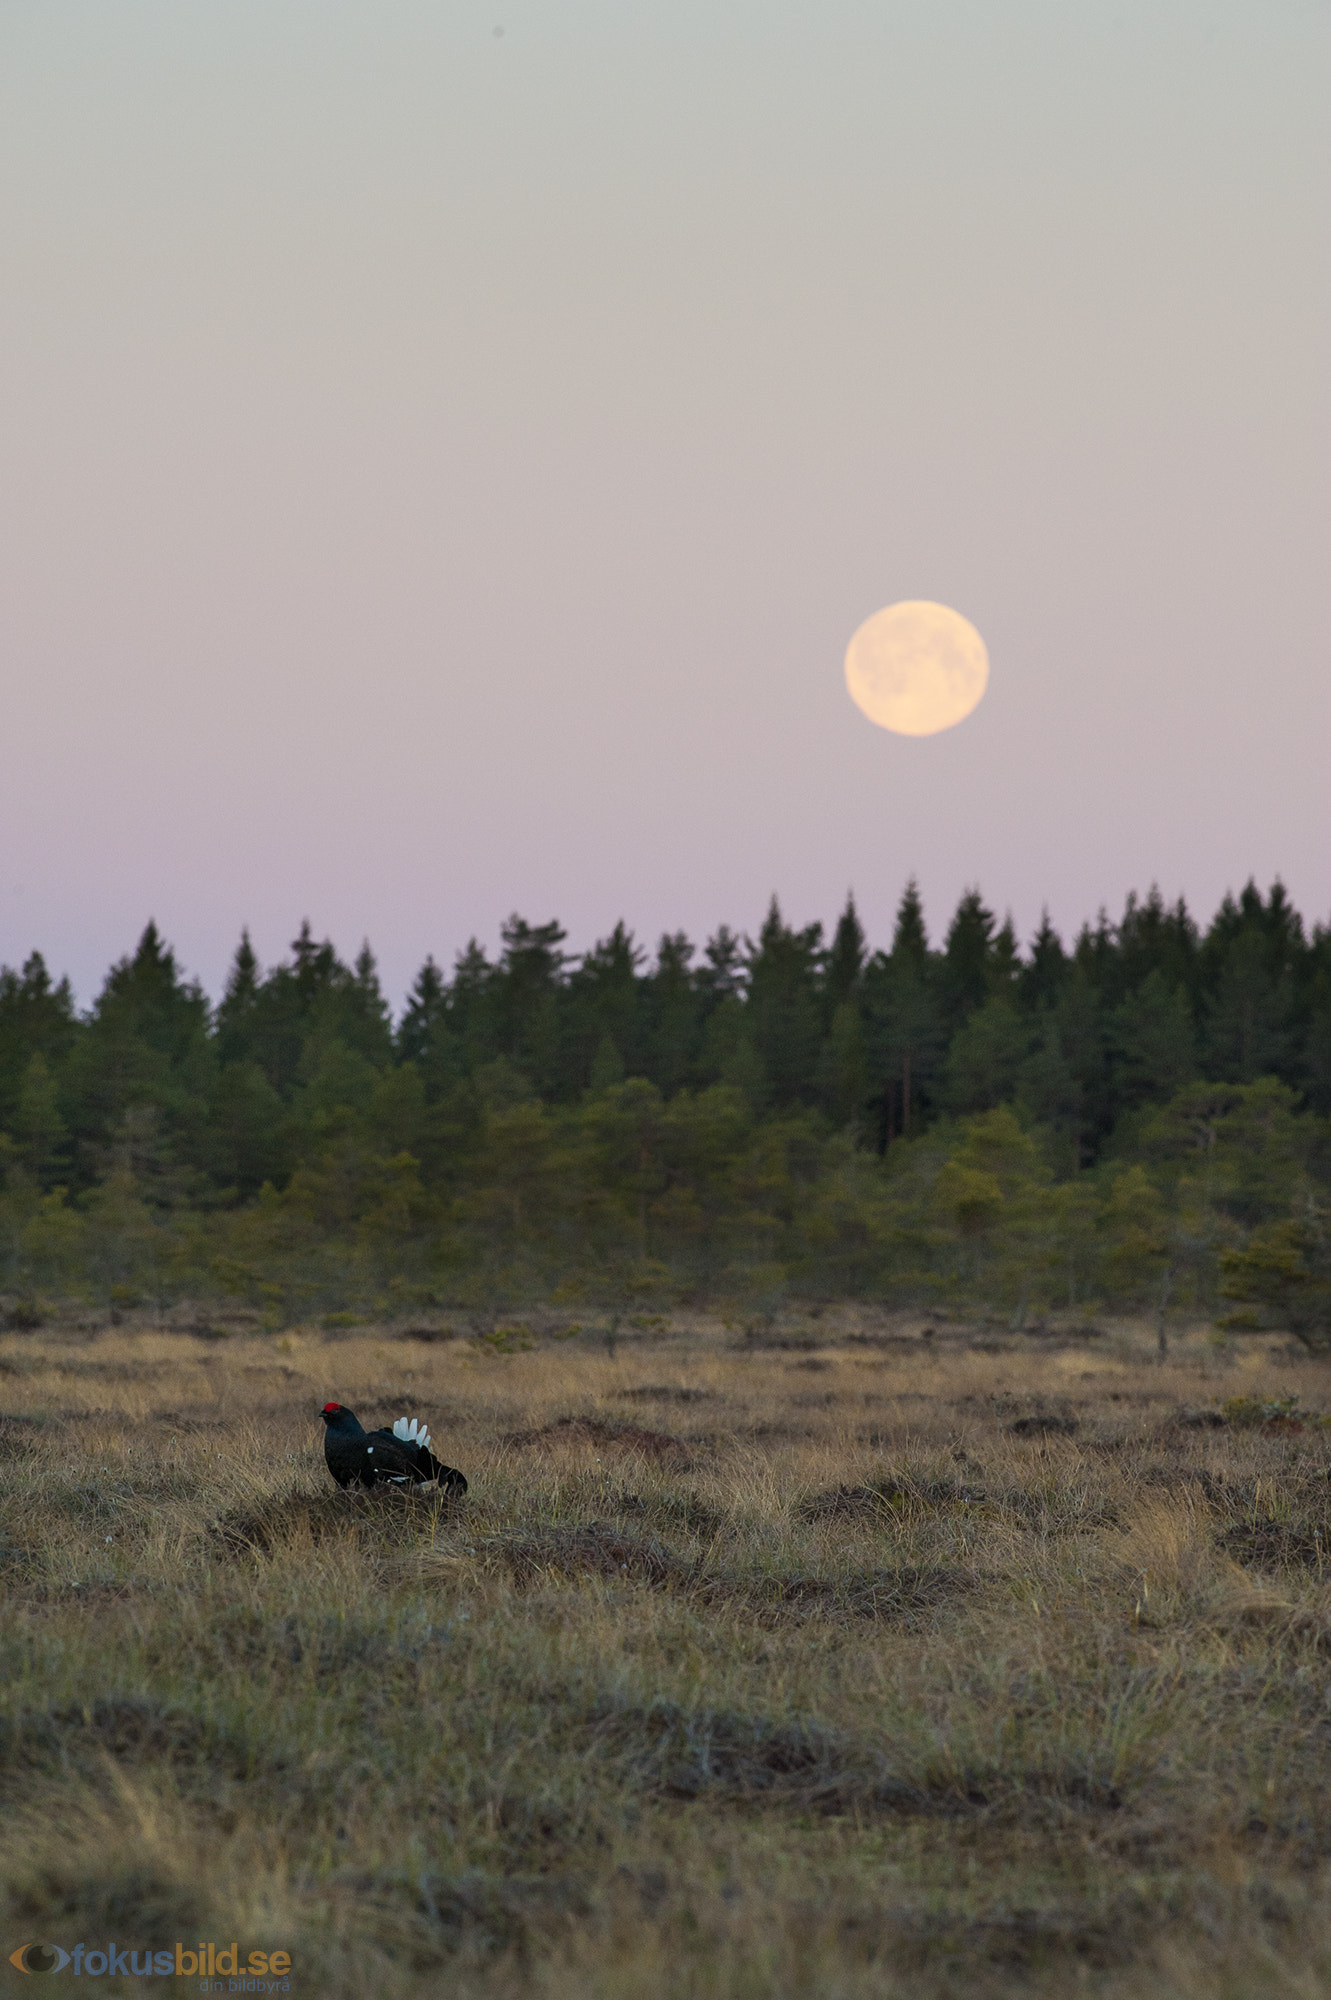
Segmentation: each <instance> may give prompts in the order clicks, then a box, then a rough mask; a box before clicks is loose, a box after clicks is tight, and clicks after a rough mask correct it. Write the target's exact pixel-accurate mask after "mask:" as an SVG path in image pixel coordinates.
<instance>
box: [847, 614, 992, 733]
mask: <svg viewBox="0 0 1331 2000" xmlns="http://www.w3.org/2000/svg"><path fill="white" fill-rule="evenodd" d="M988 680H989V655H988V653H987V652H986V651H985V649H984V640H983V639H982V638H981V637H980V635H979V633H978V632H977V631H976V629H975V627H974V626H973V625H972V624H971V623H970V621H969V619H966V618H963V617H962V615H961V613H960V612H959V611H949V609H948V607H947V605H946V604H930V603H928V602H927V601H925V600H918V601H911V602H908V603H905V604H889V605H888V607H887V609H886V611H875V612H874V615H873V617H872V618H866V619H865V621H864V623H863V625H861V627H860V629H859V631H858V632H857V633H856V634H855V637H854V638H853V639H852V640H851V642H850V645H849V646H848V647H847V649H846V686H847V687H848V688H849V689H850V694H851V699H852V700H853V701H854V702H856V703H857V704H858V705H859V707H860V708H862V709H863V710H864V713H865V714H866V715H867V716H868V718H869V720H870V722H876V723H878V724H879V725H880V727H881V728H883V729H894V730H895V731H896V733H897V735H898V736H934V735H936V734H937V733H938V731H939V730H940V729H951V727H952V725H953V723H954V722H961V721H962V720H963V719H964V718H965V717H966V716H968V715H969V714H970V712H971V710H972V709H973V708H974V707H975V705H976V703H977V702H978V701H979V699H980V697H981V695H982V694H983V693H984V690H985V687H986V685H987V683H988Z"/></svg>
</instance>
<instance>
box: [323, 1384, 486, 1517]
mask: <svg viewBox="0 0 1331 2000" xmlns="http://www.w3.org/2000/svg"><path fill="white" fill-rule="evenodd" d="M322 1414H323V1420H324V1424H325V1430H324V1457H325V1458H326V1459H327V1460H328V1470H329V1471H330V1472H331V1473H332V1475H333V1477H334V1479H335V1480H336V1481H337V1483H338V1485H339V1486H344V1487H345V1486H420V1485H425V1484H427V1483H428V1482H429V1481H430V1480H432V1479H437V1480H438V1482H439V1485H440V1488H441V1489H442V1491H444V1492H445V1493H450V1494H453V1495H457V1494H460V1493H465V1492H466V1490H467V1482H466V1480H465V1479H464V1478H463V1476H462V1474H461V1473H460V1472H455V1471H454V1469H453V1467H452V1466H451V1465H441V1464H440V1462H439V1460H438V1459H437V1458H436V1457H435V1455H434V1453H433V1452H432V1451H431V1449H430V1433H429V1431H428V1430H427V1429H426V1428H425V1425H424V1424H423V1423H421V1422H420V1421H419V1420H418V1419H417V1418H416V1417H399V1418H398V1420H397V1422H396V1423H395V1424H394V1426H393V1428H392V1430H391V1431H389V1430H378V1431H367V1430H365V1429H363V1428H362V1426H361V1424H360V1421H359V1419H358V1418H357V1416H356V1413H355V1411H354V1410H348V1409H346V1408H345V1407H344V1406H343V1404H341V1403H325V1404H324V1406H323V1412H322Z"/></svg>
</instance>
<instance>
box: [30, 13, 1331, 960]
mask: <svg viewBox="0 0 1331 2000" xmlns="http://www.w3.org/2000/svg"><path fill="white" fill-rule="evenodd" d="M497 25H502V26H503V28H504V31H505V32H504V34H503V35H502V36H499V35H496V34H495V32H494V30H495V28H496V26H497ZM1329 37H1331V19H1329V17H1328V14H1327V11H1326V9H1325V7H1324V6H1321V5H1319V4H1314V0H1282V5H1281V6H1279V7H1278V8H1271V7H1258V6H1256V5H1253V4H1242V5H1240V4H1228V5H1225V4H1213V0H1208V4H1206V5H1203V4H1201V0H1179V4H1171V5H1167V6H1164V7H1161V6H1160V5H1159V4H1158V0H1152V3H1151V4H1147V0H1128V4H1120V5H1116V6H1115V7H1114V8H1112V9H1110V8H1108V7H1103V8H1069V7H1068V6H1067V5H1066V4H1064V3H1063V0H1060V4H1054V0H1047V4H1033V0H1012V4H1011V5H1009V6H1006V7H1003V8H996V7H994V6H992V5H991V4H986V5H981V4H978V0H975V4H967V5H960V4H954V3H953V0H928V4H925V0H910V4H902V5H900V6H893V7H891V8H887V7H882V6H876V5H870V4H869V3H868V0H857V4H851V0H820V4H819V5H818V6H817V7H812V6H809V5H807V4H805V5H800V6H795V5H792V4H790V0H766V3H765V4H764V5H762V6H759V5H757V4H746V5H734V6H730V7H728V8H721V9H716V8H715V7H708V8H705V7H703V6H701V5H698V4H695V0H679V3H678V4H672V5H671V6H670V7H669V8H665V7H662V6H659V5H658V6H647V5H643V4H637V5H634V4H625V0H613V4H612V0H601V4H594V5H593V4H584V0H561V4H560V5H558V6H555V5H554V4H552V0H550V4H536V0H523V4H520V5H509V4H507V0H505V4H503V5H502V6H500V5H498V4H497V0H487V6H486V7H485V8H484V9H482V8H481V7H480V6H478V5H472V4H470V0H466V3H465V4H464V3H463V0H459V4H456V5H451V6H440V5H437V4H429V5H427V4H425V0H416V4H402V0H376V5H375V6H373V7H370V6H368V5H359V6H357V5H350V4H346V0H320V4H318V5H316V4H314V0H294V3H293V4H289V5H279V6H276V7H274V6H273V5H271V4H269V0H265V4H263V5H260V4H258V0H191V4H190V5H189V6H188V7H181V6H179V5H178V4H173V5H168V4H166V0H118V3H117V5H116V6H115V7H114V8H110V7H107V6H105V5H104V4H100V0H99V4H94V3H93V0H41V4H40V5H38V4H36V0H28V3H27V4H15V5H12V6H10V7H7V8H6V9H4V11H3V14H2V15H0V508H2V509H3V519H2V520H0V675H2V676H3V699H4V706H3V718H4V721H3V731H2V732H0V757H2V764H0V774H2V777H3V783H2V784H0V961H2V962H8V963H14V962H16V961H17V960H19V959H20V958H22V957H23V956H24V955H25V954H26V952H27V951H28V950H29V949H30V948H32V947H33V946H34V945H35V946H38V947H40V948H41V949H42V950H43V951H44V952H45V953H46V954H47V956H48V958H49V960H50V961H51V963H52V964H53V965H54V966H55V967H56V968H58V969H61V970H64V969H68V970H69V971H70V973H71V974H72V975H73V977H74V980H75V983H76V986H77V988H78V990H79V993H80V995H81V997H83V998H84V999H86V998H88V997H90V996H91V994H92V993H93V992H94V991H95V989H96V987H97V985H98V984H99V983H100V979H101V976H102V974H103V972H104V970H105V967H106V965H107V963H108V962H109V961H110V959H111V958H112V957H113V956H116V955H118V954H119V953H121V952H122V951H124V950H126V949H127V948H129V947H130V946H131V945H132V943H133V941H134V939H135V937H136V936H137V934H138V932H139V930H140V929H141V928H142V925H143V923H144V921H145V920H146V918H147V917H148V916H149V915H153V916H155V917H156V919H157V921H158V922H159V924H161V925H162V927H163V928H164V930H165V931H166V932H167V934H168V935H169V936H170V937H171V938H172V939H173V941H174V942H175V944H176V945H177V948H178V950H179V951H180V953H181V956H182V958H183V959H184V961H185V962H186V964H187V965H188V966H189V967H191V968H192V969H193V970H195V971H196V972H198V973H199V974H200V976H202V977H203V978H204V980H205V982H206V983H207V984H208V985H209V986H210V987H211V988H212V989H213V990H214V991H215V990H216V989H217V987H218V985H219V983H220V981H221V979H222V977H223V975H224V971H225V966H226V962H227V960H228V958H229V956H230V953H231V951H232V949H233V947H234V944H235V940H236V937H237V934H238V933H239V930H240V927H241V925H242V923H248V925H249V926H250V928H251V930H252V933H253V936H254V940H255V944H256V946H257V948H258V949H259V951H260V954H261V956H262V957H263V958H264V959H265V960H271V959H272V958H275V957H277V956H279V955H280V954H281V953H282V952H283V951H284V949H285V947H286V944H287V941H288V940H289V939H290V938H291V937H292V936H293V935H294V933H295V930H296V927H297V925H298V923H299V921H300V919H301V918H302V917H303V916H306V915H308V916H309V918H310V919H311V921H312V922H313V924H314V925H315V927H316V930H317V931H319V932H320V934H323V933H325V932H327V933H330V934H331V935H332V936H333V937H334V938H335V939H336V940H337V941H338V942H339V944H340V945H341V946H342V948H343V949H344V950H346V951H348V952H352V951H354V950H355V949H356V948H357V946H358V945H359V943H360V940H361V938H362V937H363V936H364V935H367V934H368V936H369V937H370V939H371V941H372V942H373V944H374V946H375V948H376V950H377V951H378V953H379V956H380V960H381V963H382V966H383V969H384V972H385V976H386V979H387V981H388V983H389V985H390V987H391V988H392V989H393V991H394V992H395V993H396V992H400V991H401V989H402V988H403V987H404V986H405V985H406V983H407V982H408V981H409V979H410V977H411V975H412V973H413V972H414V970H415V968H416V966H417V965H418V964H419V962H420V960H421V959H422V958H423V957H424V955H425V953H426V952H427V951H433V952H434V953H435V955H436V956H437V957H438V958H440V959H441V960H442V961H444V962H448V961H449V960H451V956H452V954H453V952H454V951H455V950H456V949H457V948H458V947H459V946H460V945H461V944H463V943H464V942H465V941H466V939H467V937H468V936H469V935H470V934H471V933H472V932H477V933H479V934H480V935H481V936H482V938H483V939H485V940H486V941H488V942H493V941H494V939H495V938H496V935H497V930H498V924H499V922H500V920H501V918H503V917H504V916H505V915H506V914H507V913H508V912H509V911H510V910H514V909H516V910H519V911H521V912H522V913H523V914H524V915H527V916H528V917H530V918H531V919H533V920H544V919H545V918H547V917H549V916H551V915H558V916H559V917H561V918H562V919H563V921H564V922H565V923H566V924H567V925H568V928H569V931H570V934H571V940H572V942H573V943H574V944H575V945H578V946H584V945H587V944H589V943H591V942H592V941H593V939H594V938H595V937H596V936H598V935H600V934H603V933H604V932H606V931H607V930H609V929H610V927H611V926H612V925H613V923H614V922H615V920H616V918H618V917H620V916H623V917H624V918H625V919H626V920H627V921H628V922H629V923H630V925H632V926H633V927H634V928H635V929H636V930H637V932H638V933H639V935H640V936H642V937H644V938H645V939H646V940H647V941H649V942H653V943H654V941H655V938H656V935H657V934H658V932H659V931H660V930H661V929H663V928H666V927H668V928H671V929H674V928H676V927H680V926H682V927H684V928H687V929H689V930H690V931H691V933H692V934H693V935H694V936H695V937H698V938H701V937H702V936H703V935H704V934H705V933H706V932H707V931H709V930H711V929H712V928H714V927H715V925H716V924H718V923H719V922H722V921H728V922H730V923H732V924H734V925H737V926H741V927H746V926H747V927H750V928H752V927H754V926H756V925H757V923H758V922H759V921H760V920H761V916H762V911H763V907H764V905H765V903H766V900H767V897H768V896H769V894H770V893H771V892H772V891H773V890H776V891H777V892H778V893H779V895H780V896H781V899H782V903H783V906H784V907H785V909H786V910H787V913H788V914H789V915H790V917H791V918H792V919H794V920H797V921H800V922H805V921H808V920H809V919H810V918H812V917H814V916H820V917H823V918H824V919H832V918H834V917H835V915H836V912H837V910H838V909H839V907H840V905H841V903H842V901H843V900H844V896H845V892H846V889H847V887H850V886H853V888H854V890H855V893H856V896H857V899H858V900H859V903H860V906H861V909H862V911H863V913H864V915H865V918H866V921H867V923H868V925H869V928H870V931H871V933H872V934H873V936H874V937H875V939H876V940H882V939H883V938H884V937H885V936H886V934H887V933H888V932H889V930H890V924H891V916H892V911H893V908H894V906H895V904H896V901H897V898H898V896H899V894H900V891H901V887H902V884H903V882H904V881H905V879H906V877H907V876H908V875H909V874H911V873H914V874H916V875H917V876H918V877H919V879H920V882H921V885H922V888H923V890H924V893H925V897H926V903H927V906H928V911H929V916H930V921H931V924H932V925H933V927H934V929H935V931H937V930H940V929H941V928H942V927H943V925H944V924H945V923H946V920H947V917H948V914H949V912H950V910H951V907H952V906H953V904H954V903H955V900H956V898H957V896H958V894H959V893H960V892H961V890H962V888H963V887H964V886H965V885H966V884H968V883H970V882H972V881H978V883H979V884H980V886H981V887H982V888H983V890H984V891H985V893H986V895H987V896H988V898H989V899H990V901H991V902H992V903H994V904H995V905H996V906H997V907H998V908H999V909H1000V910H1002V909H1004V908H1008V907H1010V908H1011V909H1012V911H1013V914H1014V915H1015V917H1016V918H1017V921H1018V923H1019V926H1020V927H1021V929H1022V930H1023V932H1029V930H1030V929H1031V928H1032V927H1033V926H1034V924H1035V923H1036V922H1037V921H1038V917H1039V913H1040V908H1041V905H1042V904H1043V903H1045V902H1048V904H1049V906H1050V908H1051V911H1052V913H1053V915H1054V917H1055V920H1056V921H1057V922H1058V923H1060V924H1061V925H1062V926H1064V927H1065V928H1066V929H1069V930H1071V929H1074V928H1075V927H1076V926H1077V925H1078V924H1079V923H1080V922H1081V920H1082V919H1083V918H1084V917H1087V916H1093V915H1094V912H1095V910H1096V908H1097V906H1098V905H1099V904H1100V903H1101V902H1107V903H1108V904H1109V905H1110V906H1111V909H1115V910H1116V909H1117V908H1119V907H1120V906H1121V903H1122V899H1123V896H1124V893H1125V892H1126V891H1127V890H1128V889H1129V888H1132V887H1136V888H1139V889H1143V890H1144V889H1145V888H1146V887H1147V886H1148V885H1149V884H1150V882H1151V881H1152V880H1153V879H1158V880H1159V882H1160V885H1161V887H1162V888H1163V889H1164V891H1165V892H1166V894H1168V895H1170V896H1173V895H1176V894H1178V893H1179V892H1184V893H1186V894H1187V896H1188V897H1189V900H1190V901H1191V902H1192V903H1193V904H1194V906H1195V907H1196V908H1197V910H1198V911H1199V913H1200V914H1202V915H1203V916H1205V915H1209V913H1210V911H1211V909H1212V908H1213V906H1214V904H1215V902H1216V901H1217V900H1218V898H1219V896H1220V895H1221V894H1222V893H1223V891H1224V890H1225V889H1226V888H1227V887H1230V886H1234V887H1237V886H1239V885H1240V884H1241V883H1242V882H1243V880H1244V879H1246V877H1247V876H1248V875H1249V874H1250V873H1255V874H1256V875H1257V877H1258V879H1259V880H1260V881H1262V882H1263V883H1265V882H1267V881H1269V879H1270V878H1271V877H1272V876H1273V875H1274V874H1276V873H1280V874H1281V875H1283V877H1284V878H1285V880H1286V882H1287V884H1288V885H1289V888H1290V890H1291V892H1292V894H1293V895H1294V897H1295V899H1296V901H1297V902H1298V903H1299V904H1300V906H1301V907H1302V908H1303V909H1304V911H1305V913H1306V914H1308V915H1310V916H1313V917H1318V918H1321V919H1323V920H1325V919H1326V918H1327V917H1328V916H1329V915H1331V811H1329V810H1328V783H1327V765H1328V744H1329V743H1331V693H1329V687H1331V673H1329V672H1328V667H1329V665H1331V662H1329V661H1328V645H1327V630H1328V608H1329V604H1328V598H1329V595H1331V592H1329V590H1328V582H1327V577H1328V569H1329V567H1331V566H1329V565H1328V563H1327V561H1326V553H1325V549H1326V530H1327V513H1326V472H1325V467H1326V463H1327V444H1328V436H1327V431H1328V426H1327V406H1326V399H1325V393H1324V390H1323V387H1322V379H1323V376H1324V364H1325V339H1326V332H1327V319H1328V314H1327V275H1328V272H1327V258H1326V252H1325V243H1326V224H1327V220H1328V217H1327V202H1326V187H1327V177H1326V167H1327V159H1326V147H1325V142H1324V139H1323V136H1322V127H1323V125H1324V109H1325V99H1326V88H1327V82H1328V69H1329V67H1331V65H1328V60H1327V58H1328V41H1329ZM904 597H927V598H935V599H939V600H941V601H943V602H945V603H949V604H952V605H954V606H955V607H956V608H957V609H958V610H959V611H961V612H963V613H964V615H965V616H966V617H967V618H969V619H970V620H971V621H972V622H973V623H974V624H975V625H976V626H978V628H979V630H980V631H981V633H982V634H983V635H984V638H985V640H986V643H987V645H988V648H989V653H990V658H991V678H990V684H989V692H988V694H987V696H986V698H985V700H984V702H983V703H982V704H981V707H980V708H979V709H978V710H977V712H976V714H975V715H974V716H973V717H971V719H970V720H969V721H967V722H965V723H963V724H961V725H960V726H959V727H958V728H956V729H954V730H952V731H949V732H947V733H946V734H945V735H942V736H939V737H937V738H933V739H928V740H918V739H904V738H894V737H892V736H890V735H888V734H885V733H884V732H882V731H881V730H877V729H874V728H873V727H872V726H871V725H870V724H869V723H867V722H866V721H865V720H864V718H863V717H862V716H861V715H860V714H859V713H858V711H857V710H856V709H855V708H854V707H853V706H852V705H851V703H850V701H849V699H848V698H847V695H846V693H845V689H844V684H843V681H842V674H841V662H842V655H843V653H844V649H845V645H846V642H847V640H848V638H849V636H850V634H851V632H852V631H853V630H854V629H855V627H856V626H857V625H858V624H859V623H860V622H861V620H862V619H864V618H865V617H866V616H867V615H868V614H869V613H870V612H872V611H874V610H876V609H877V608H878V607H879V606H881V605H883V604H887V603H889V602H891V601H893V600H895V599H898V598H904Z"/></svg>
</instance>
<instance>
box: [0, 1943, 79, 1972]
mask: <svg viewBox="0 0 1331 2000" xmlns="http://www.w3.org/2000/svg"><path fill="white" fill-rule="evenodd" d="M9 1962H10V1964H11V1965H16V1966H17V1967H18V1969H19V1971H20V1972H59V1970H60V1968H61V1967H62V1966H64V1965H68V1964H69V1953H68V1952H67V1951H61V1949H60V1946H59V1945H58V1944H21V1945H20V1946H19V1948H18V1950H17V1951H11V1952H10V1954H9Z"/></svg>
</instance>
